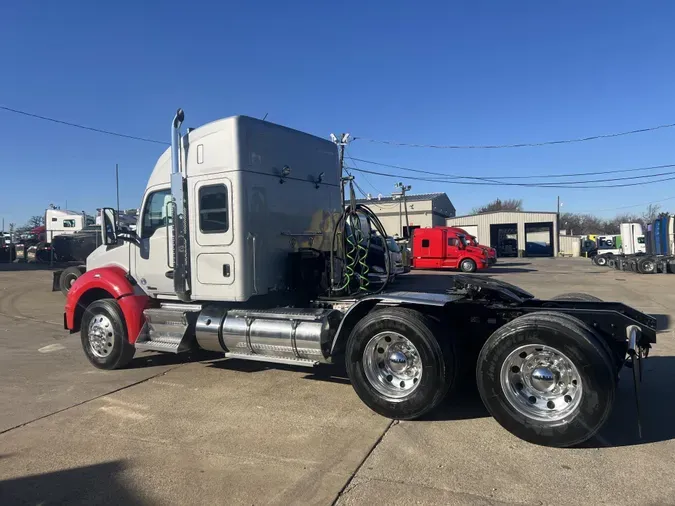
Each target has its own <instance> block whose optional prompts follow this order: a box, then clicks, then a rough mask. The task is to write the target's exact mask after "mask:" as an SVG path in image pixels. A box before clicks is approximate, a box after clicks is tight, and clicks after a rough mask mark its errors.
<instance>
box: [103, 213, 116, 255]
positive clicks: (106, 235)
mask: <svg viewBox="0 0 675 506" xmlns="http://www.w3.org/2000/svg"><path fill="white" fill-rule="evenodd" d="M101 239H102V241H103V244H105V245H106V246H109V245H111V244H117V224H116V223H115V210H114V209H112V208H110V207H104V208H103V209H101Z"/></svg>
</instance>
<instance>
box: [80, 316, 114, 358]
mask: <svg viewBox="0 0 675 506" xmlns="http://www.w3.org/2000/svg"><path fill="white" fill-rule="evenodd" d="M87 338H88V340H89V348H90V349H91V352H92V353H93V354H94V355H95V356H97V357H99V358H105V357H107V356H108V355H110V352H111V351H112V349H113V344H114V342H115V341H114V340H115V334H114V330H113V326H112V322H111V321H110V319H109V318H108V317H107V316H105V315H102V314H97V315H95V316H94V317H93V318H92V319H91V322H90V323H89V329H88V332H87Z"/></svg>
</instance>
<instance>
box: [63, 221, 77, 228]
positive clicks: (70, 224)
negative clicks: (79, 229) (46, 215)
mask: <svg viewBox="0 0 675 506" xmlns="http://www.w3.org/2000/svg"><path fill="white" fill-rule="evenodd" d="M63 228H75V220H63Z"/></svg>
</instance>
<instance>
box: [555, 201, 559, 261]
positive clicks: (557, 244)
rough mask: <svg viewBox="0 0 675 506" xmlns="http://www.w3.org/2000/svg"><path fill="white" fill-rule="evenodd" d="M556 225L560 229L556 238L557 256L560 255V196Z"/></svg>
mask: <svg viewBox="0 0 675 506" xmlns="http://www.w3.org/2000/svg"><path fill="white" fill-rule="evenodd" d="M555 223H556V225H555V226H556V228H557V229H558V230H557V232H558V235H556V238H555V243H556V250H557V254H558V255H560V195H558V212H557V213H556V218H555Z"/></svg>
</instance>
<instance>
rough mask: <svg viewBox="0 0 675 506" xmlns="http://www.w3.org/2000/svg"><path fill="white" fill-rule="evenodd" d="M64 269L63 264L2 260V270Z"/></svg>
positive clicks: (0, 268) (0, 270)
mask: <svg viewBox="0 0 675 506" xmlns="http://www.w3.org/2000/svg"><path fill="white" fill-rule="evenodd" d="M57 269H63V266H59V265H57V264H54V265H52V266H51V267H50V266H49V264H48V263H46V264H37V263H26V262H11V263H8V262H6V261H4V262H3V261H0V272H19V271H55V270H57Z"/></svg>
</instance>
